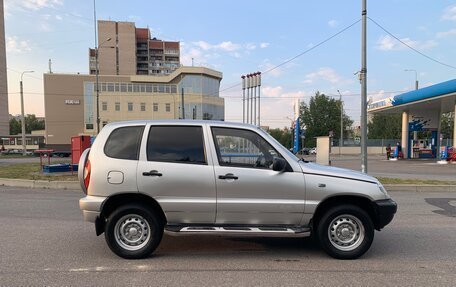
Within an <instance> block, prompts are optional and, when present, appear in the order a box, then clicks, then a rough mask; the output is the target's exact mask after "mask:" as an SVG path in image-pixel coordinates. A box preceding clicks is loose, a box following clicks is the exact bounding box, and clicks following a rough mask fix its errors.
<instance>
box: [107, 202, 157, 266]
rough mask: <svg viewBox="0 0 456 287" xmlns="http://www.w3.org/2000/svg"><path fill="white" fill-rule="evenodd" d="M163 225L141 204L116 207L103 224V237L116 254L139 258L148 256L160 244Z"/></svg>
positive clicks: (128, 257)
mask: <svg viewBox="0 0 456 287" xmlns="http://www.w3.org/2000/svg"><path fill="white" fill-rule="evenodd" d="M162 236H163V226H162V224H161V223H160V221H159V219H158V218H157V217H156V216H155V214H154V213H153V212H151V211H150V210H148V209H147V208H145V207H143V206H141V205H126V206H121V207H119V208H118V209H116V210H115V211H114V212H113V213H112V214H111V215H110V216H109V217H108V220H107V222H106V226H105V239H106V242H107V244H108V246H109V248H110V249H111V250H112V251H113V252H114V253H115V254H117V255H118V256H120V257H123V258H127V259H140V258H144V257H147V256H149V255H150V254H151V253H152V252H153V251H154V250H155V249H156V248H157V247H158V245H159V244H160V241H161V239H162Z"/></svg>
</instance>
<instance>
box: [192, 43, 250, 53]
mask: <svg viewBox="0 0 456 287" xmlns="http://www.w3.org/2000/svg"><path fill="white" fill-rule="evenodd" d="M193 44H194V45H195V46H197V47H199V48H201V49H203V50H204V51H208V50H221V51H226V52H234V51H237V50H239V49H240V48H241V45H240V44H235V43H233V42H231V41H225V42H221V43H219V44H214V45H213V44H210V43H208V42H206V41H198V42H193ZM248 45H251V44H248ZM249 47H250V46H249Z"/></svg>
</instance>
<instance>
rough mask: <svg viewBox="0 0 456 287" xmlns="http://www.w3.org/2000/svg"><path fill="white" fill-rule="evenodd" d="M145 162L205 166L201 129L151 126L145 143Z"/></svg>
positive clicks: (194, 127)
mask: <svg viewBox="0 0 456 287" xmlns="http://www.w3.org/2000/svg"><path fill="white" fill-rule="evenodd" d="M147 160H148V161H159V162H175V163H190V164H206V156H205V153H204V142H203V128H202V127H198V126H152V127H151V128H150V131H149V138H148V141H147Z"/></svg>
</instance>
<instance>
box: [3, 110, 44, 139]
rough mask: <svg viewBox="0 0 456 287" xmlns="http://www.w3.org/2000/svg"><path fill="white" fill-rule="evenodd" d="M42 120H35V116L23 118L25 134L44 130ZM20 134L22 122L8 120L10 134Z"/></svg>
mask: <svg viewBox="0 0 456 287" xmlns="http://www.w3.org/2000/svg"><path fill="white" fill-rule="evenodd" d="M44 129H45V126H44V120H40V119H37V118H36V116H35V115H26V116H25V133H26V134H30V133H31V132H32V131H36V130H44ZM20 133H22V121H21V120H16V118H12V119H11V120H10V134H11V135H17V134H20Z"/></svg>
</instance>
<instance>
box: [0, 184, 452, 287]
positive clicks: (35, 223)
mask: <svg viewBox="0 0 456 287" xmlns="http://www.w3.org/2000/svg"><path fill="white" fill-rule="evenodd" d="M391 195H392V196H393V197H394V198H395V199H396V201H397V202H398V204H399V211H398V214H397V216H396V218H395V219H394V220H393V222H392V223H391V224H390V225H389V226H387V227H386V228H385V229H384V230H383V231H381V232H376V235H375V240H374V243H373V245H372V247H371V249H370V250H369V251H368V253H366V254H365V255H364V256H363V257H362V258H360V259H358V260H353V261H341V260H335V259H332V258H330V257H328V256H327V255H326V254H325V253H323V251H321V250H320V249H319V247H318V246H317V245H316V244H315V243H314V242H313V241H312V240H310V239H264V238H263V239H254V238H248V239H246V238H244V239H242V238H222V237H217V236H193V237H168V236H165V237H164V238H163V241H162V243H161V245H160V247H159V249H158V250H157V251H156V253H155V254H154V255H153V256H152V257H150V258H148V259H143V260H130V261H129V260H124V259H121V258H118V257H116V256H115V255H114V254H113V253H111V251H110V250H109V249H108V247H107V246H106V244H105V241H104V237H103V236H100V237H97V236H96V235H95V232H94V227H93V225H92V224H90V223H85V222H83V221H82V216H81V213H80V211H79V209H78V199H79V198H80V197H81V196H82V193H79V192H74V191H62V190H23V189H17V188H5V187H0V228H1V232H0V286H45V285H46V286H454V285H455V282H456V241H455V238H456V194H454V193H436V192H433V193H412V192H394V193H392V194H391Z"/></svg>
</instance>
